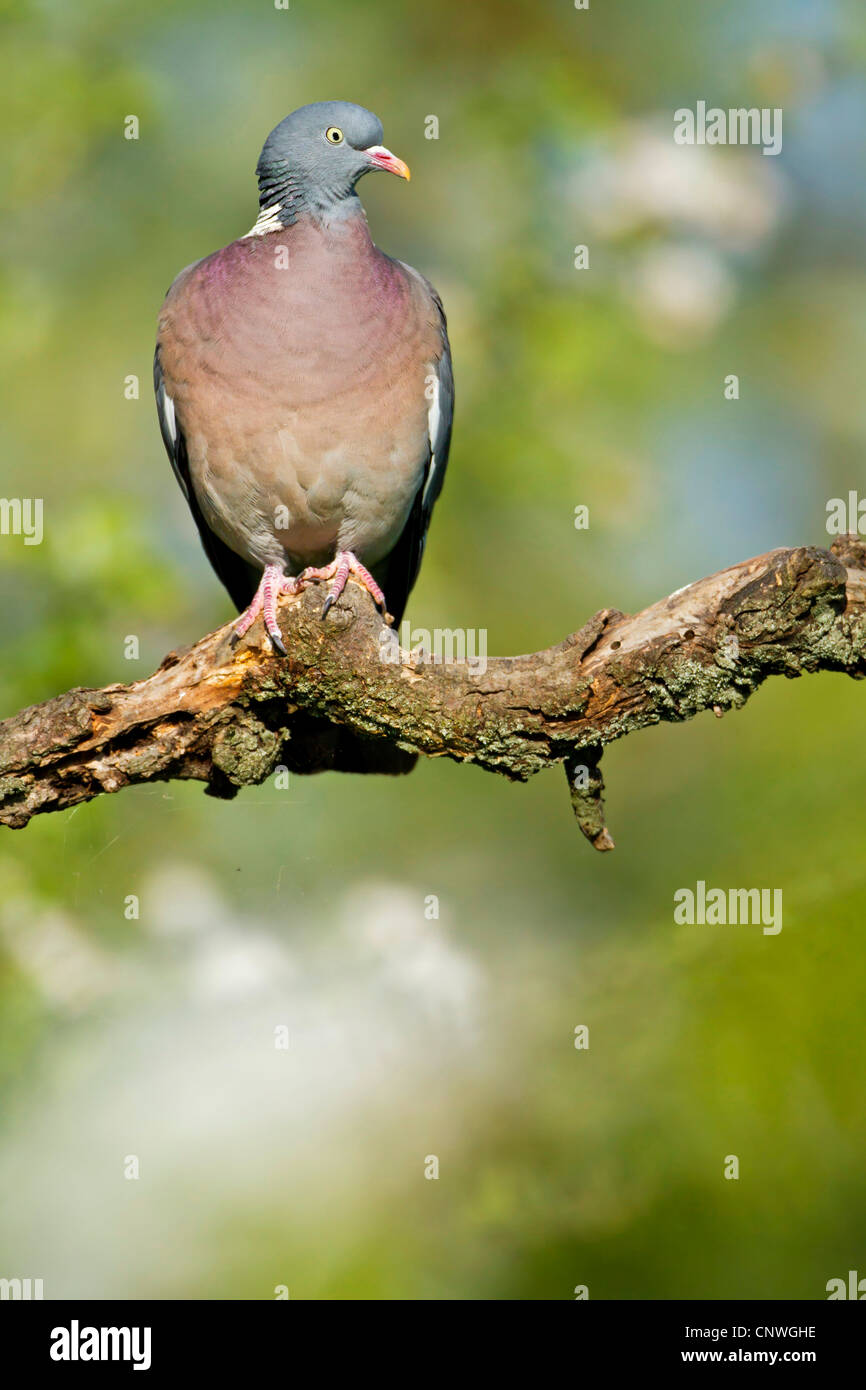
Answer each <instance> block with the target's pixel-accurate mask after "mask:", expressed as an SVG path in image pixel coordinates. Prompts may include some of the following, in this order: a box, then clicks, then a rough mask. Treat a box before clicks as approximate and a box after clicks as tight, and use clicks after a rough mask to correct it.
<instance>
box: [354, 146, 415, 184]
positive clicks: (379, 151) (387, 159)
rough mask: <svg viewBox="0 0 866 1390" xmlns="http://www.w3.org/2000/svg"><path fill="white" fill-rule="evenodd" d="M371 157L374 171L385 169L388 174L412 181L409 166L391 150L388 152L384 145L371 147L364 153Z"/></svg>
mask: <svg viewBox="0 0 866 1390" xmlns="http://www.w3.org/2000/svg"><path fill="white" fill-rule="evenodd" d="M364 153H365V154H366V155H369V157H370V164H371V166H372V167H373V168H374V169H384V170H385V171H386V173H389V174H398V175H399V177H400V178H401V179H411V177H412V175H411V174H410V172H409V165H408V164H404V163H403V161H402V159H398V158H397V156H396V155H395V154H392V153H391V151H390V150H386V149H385V146H384V145H369V146H368V147H367V149H366V150H365V151H364Z"/></svg>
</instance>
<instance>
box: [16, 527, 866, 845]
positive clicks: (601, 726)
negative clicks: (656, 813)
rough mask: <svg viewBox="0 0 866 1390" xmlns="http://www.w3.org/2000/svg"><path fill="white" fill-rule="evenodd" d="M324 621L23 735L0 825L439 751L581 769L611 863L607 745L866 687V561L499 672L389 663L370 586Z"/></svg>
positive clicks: (760, 563) (725, 583)
mask: <svg viewBox="0 0 866 1390" xmlns="http://www.w3.org/2000/svg"><path fill="white" fill-rule="evenodd" d="M321 611H322V593H321V589H319V588H317V587H311V588H310V589H308V590H307V591H305V592H304V593H303V594H302V595H301V596H300V597H298V598H292V597H288V596H287V597H284V598H283V600H282V602H281V609H280V622H281V624H282V629H283V634H284V637H285V639H286V646H287V648H288V652H289V655H288V657H287V658H281V657H278V656H276V655H274V654H273V653H272V652H271V650H270V645H269V643H267V642H266V640H265V639H264V638H263V636H262V628H261V623H260V622H259V623H256V624H255V626H254V627H253V628H252V630H251V632H250V633H249V635H248V637H247V639H246V640H245V641H244V642H243V643H242V644H241V645H240V646H239V647H238V648H237V649H235V648H234V647H233V646H232V643H231V640H230V639H231V631H232V628H231V625H227V626H225V627H223V628H220V629H219V631H217V632H213V633H211V634H210V635H209V636H207V637H203V638H202V639H201V641H200V642H197V643H196V644H195V646H193V647H190V648H187V649H185V650H182V651H177V652H172V653H170V654H169V655H168V656H167V657H166V658H165V660H164V661H163V663H162V665H161V666H160V668H159V670H158V671H156V672H155V673H154V675H152V676H150V677H149V678H148V679H147V680H143V681H136V682H135V683H134V684H132V685H110V686H107V687H106V688H105V689H104V690H80V689H78V690H70V691H68V692H67V693H66V694H64V695H58V696H57V697H56V698H55V699H53V700H48V701H46V703H45V704H42V705H35V706H32V707H31V708H29V709H26V710H23V711H22V712H21V713H20V714H17V715H15V716H14V717H13V718H11V719H8V720H6V722H5V723H4V724H0V823H2V824H4V825H7V826H12V827H15V828H19V827H22V826H24V825H26V824H27V822H28V821H29V820H30V818H31V817H32V816H35V815H38V814H40V813H41V812H45V811H58V810H62V809H63V808H65V807H68V806H74V805H76V804H78V803H79V802H81V801H88V800H90V799H91V798H92V797H95V796H99V795H100V794H101V793H103V792H115V791H119V790H120V789H121V788H122V787H125V786H129V785H131V784H133V783H137V782H152V781H168V780H171V779H174V778H187V779H190V778H191V779H194V780H198V781H202V782H205V783H207V790H208V791H209V792H210V793H211V794H212V795H216V796H223V797H229V796H234V795H235V794H236V792H237V790H238V788H239V787H242V786H247V785H252V784H255V783H258V782H261V781H263V780H264V779H265V778H266V777H267V776H268V775H269V774H270V773H272V772H273V771H274V769H275V768H276V767H278V766H279V765H281V764H283V765H285V766H286V767H288V768H290V769H292V770H294V771H297V772H315V771H320V770H323V769H324V768H329V767H331V768H336V769H338V770H355V771H364V770H366V769H367V767H368V766H369V765H370V764H376V765H377V766H379V767H380V766H381V762H382V758H383V755H384V756H385V758H386V760H387V762H388V768H387V770H389V771H392V772H402V771H407V770H408V769H409V768H410V767H411V766H412V765H413V763H414V761H415V757H416V755H417V754H419V753H423V754H425V755H426V756H428V757H449V758H454V759H455V760H456V761H458V762H471V763H476V764H477V765H478V766H480V767H483V768H486V769H487V770H488V771H490V772H499V773H502V774H503V775H504V776H506V777H509V778H512V779H514V780H516V781H525V780H526V779H527V778H529V777H531V776H532V775H533V774H534V773H536V772H539V771H541V769H542V768H545V767H549V766H551V765H552V764H553V763H558V762H561V763H564V765H565V768H566V772H567V775H568V781H569V787H570V791H571V797H572V804H573V807H574V811H575V815H576V816H577V820H578V824H579V825H580V828H581V830H582V831H583V833H584V834H585V835H586V836H587V838H588V839H589V840H590V841H591V843H592V844H593V845H595V847H596V848H597V849H612V848H613V841H612V840H611V838H610V834H609V832H608V830H607V828H606V825H605V819H604V811H603V806H602V779H601V772H600V768H599V761H600V757H601V751H602V748H603V747H604V745H605V744H607V743H610V742H612V741H613V740H614V739H617V738H622V737H623V735H625V734H628V733H632V732H634V731H635V730H637V729H643V728H646V727H647V725H650V724H656V723H658V722H660V721H661V720H668V721H679V720H685V719H691V718H692V717H693V716H694V715H696V714H698V713H699V712H700V711H701V710H706V709H713V710H715V712H716V713H717V714H721V713H722V712H723V711H725V710H726V709H731V708H734V707H737V706H740V705H742V704H744V703H745V701H746V700H747V699H748V697H749V696H750V695H751V694H752V693H753V691H755V690H756V689H757V687H758V686H759V685H760V684H761V683H762V682H763V681H764V680H765V679H766V677H767V676H770V675H784V676H789V677H793V676H799V675H801V674H803V673H804V672H811V671H821V670H823V671H844V672H845V673H847V674H848V675H849V676H853V677H855V678H862V677H863V676H864V675H866V544H864V542H863V541H861V540H860V539H859V538H858V537H856V536H845V537H840V538H839V539H838V540H837V541H836V542H835V543H834V545H833V547H832V549H831V550H829V551H828V550H820V549H817V548H813V547H809V546H804V547H800V548H798V549H793V550H775V551H771V552H770V553H769V554H767V555H761V556H758V557H757V558H756V559H753V560H746V561H744V562H743V563H742V564H739V565H734V566H733V567H732V568H731V569H727V570H723V571H721V572H720V573H719V574H714V575H711V576H710V577H709V578H707V579H701V580H699V581H698V582H697V583H695V584H691V585H689V587H688V588H685V589H681V590H679V591H678V592H677V593H675V594H671V596H670V597H669V598H665V599H662V600H661V601H660V602H658V603H656V604H653V606H652V607H651V608H647V609H645V610H644V611H643V612H642V613H638V614H636V615H634V616H631V617H629V616H626V615H625V614H623V613H619V612H617V611H615V610H612V609H604V610H603V611H602V612H600V613H597V614H596V615H595V617H594V618H591V619H590V621H589V622H588V623H587V624H586V625H585V626H584V627H583V628H581V630H580V631H579V632H577V633H574V634H573V635H572V636H570V637H567V638H566V639H565V641H564V642H561V643H559V645H558V646H556V647H550V648H549V649H547V650H546V651H541V652H535V653H533V654H532V655H529V656H515V657H500V658H495V659H491V660H490V661H489V662H488V664H487V668H486V670H485V671H484V672H483V674H481V673H480V672H479V671H478V669H477V663H466V662H457V663H453V664H451V663H448V664H431V663H430V662H429V660H428V661H425V660H424V659H423V657H422V658H418V657H417V656H415V657H413V656H411V655H410V654H408V653H405V652H404V653H399V654H398V656H397V660H396V661H387V660H383V654H389V647H388V644H387V642H385V643H383V640H382V639H383V635H384V634H385V633H386V632H387V630H386V629H384V628H383V624H382V621H381V619H380V617H379V615H378V613H377V612H376V611H375V610H374V608H373V606H372V603H371V602H370V600H369V598H368V596H367V595H366V594H365V593H364V592H363V591H362V590H361V589H360V588H359V587H357V586H356V585H354V584H350V585H349V586H348V587H347V589H346V592H345V593H344V595H343V597H342V598H341V600H340V601H339V603H338V604H337V605H336V606H335V608H333V609H332V610H331V612H330V614H329V616H328V618H327V620H326V621H324V622H323V621H322V620H321ZM390 654H391V655H392V656H393V654H394V653H393V651H391V652H390ZM358 736H360V738H359V737H358ZM365 750H366V751H365ZM367 753H369V755H370V757H369V762H368V760H367V756H366V755H367Z"/></svg>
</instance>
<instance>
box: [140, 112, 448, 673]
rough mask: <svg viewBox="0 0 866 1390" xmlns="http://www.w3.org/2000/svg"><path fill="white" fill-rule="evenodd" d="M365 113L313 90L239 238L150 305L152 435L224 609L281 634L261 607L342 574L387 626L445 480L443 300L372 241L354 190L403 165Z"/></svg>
mask: <svg viewBox="0 0 866 1390" xmlns="http://www.w3.org/2000/svg"><path fill="white" fill-rule="evenodd" d="M383 138H384V131H383V127H382V123H381V121H380V120H379V118H378V117H377V116H375V115H374V114H373V113H372V112H371V111H368V110H367V109H366V108H365V107H363V106H358V105H356V104H355V103H353V102H346V101H321V102H314V103H312V104H310V105H308V106H302V107H300V108H299V109H298V110H296V111H293V112H292V113H291V115H289V116H286V117H285V119H284V120H282V121H280V123H279V124H278V125H277V126H276V127H275V128H274V129H273V130H272V131H271V133H270V134H269V135H268V137H267V139H266V141H265V143H264V146H263V148H262V151H261V155H260V157H259V160H258V164H257V166H256V175H257V179H258V190H259V213H258V217H257V219H256V221H255V223H254V225H253V226H252V227H251V228H250V230H249V231H248V232H247V233H246V234H245V235H244V236H241V237H239V238H238V239H237V240H235V241H232V242H231V243H230V244H229V245H228V246H225V247H223V248H222V249H221V250H218V251H214V252H213V253H212V254H210V255H208V256H205V257H204V258H203V259H202V260H199V261H196V262H194V263H193V264H192V265H189V266H187V267H186V269H185V270H182V271H181V272H180V274H179V275H178V276H177V277H176V279H175V280H174V282H173V283H172V285H171V287H170V289H169V291H168V294H167V295H166V298H165V301H164V303H163V306H162V310H161V312H160V315H159V326H158V332H157V343H156V351H155V355H154V389H155V393H156V403H157V413H158V417H159V425H160V430H161V433H162V438H163V442H164V444H165V448H166V451H167V453H168V457H169V460H170V462H171V465H172V468H173V469H174V473H175V476H176V478H177V481H178V483H179V484H180V487H181V489H182V491H183V494H184V496H185V498H186V501H187V503H188V505H189V509H190V511H191V512H192V516H193V519H194V521H195V524H196V526H197V528H198V531H199V535H200V538H201V541H202V545H203V547H204V551H205V554H206V555H207V558H208V560H209V561H210V563H211V565H212V566H213V569H214V570H215V572H216V574H217V576H218V577H219V579H220V580H221V581H222V583H223V585H224V586H225V588H226V589H227V590H228V593H229V595H230V597H231V599H232V601H233V603H234V605H235V607H236V608H237V609H238V611H239V612H240V613H241V616H240V618H239V619H238V620H237V621H236V624H235V626H234V629H233V641H234V642H235V643H237V642H238V641H240V639H242V638H243V637H244V636H245V635H246V633H247V632H248V631H249V629H250V628H251V626H252V625H253V623H254V622H255V620H256V618H258V617H259V616H261V617H262V618H263V622H264V629H265V632H266V633H267V636H268V638H269V640H270V642H271V644H272V646H273V647H274V648H275V649H276V651H277V652H278V653H280V654H281V655H283V656H285V655H286V646H285V642H284V639H283V634H282V632H281V630H280V626H279V622H278V614H277V602H278V599H279V597H280V595H281V594H282V593H295V594H296V593H300V592H301V591H302V590H303V589H304V588H306V587H307V585H309V584H313V583H319V582H324V583H329V584H330V590H329V592H328V594H327V598H326V600H325V603H324V605H323V609H322V614H321V616H322V618H323V619H324V618H325V617H326V616H327V614H328V612H329V611H330V609H331V607H332V606H333V604H334V603H335V602H336V601H337V600H338V599H339V597H340V594H341V593H342V592H343V590H344V588H345V585H346V583H347V581H348V580H349V578H350V577H351V578H352V579H354V580H355V581H356V582H357V583H359V584H361V586H362V587H363V588H364V589H366V590H367V592H368V593H369V594H370V595H371V597H372V599H373V600H374V602H375V603H376V605H377V606H378V607H379V609H380V610H381V611H382V612H383V614H384V616H385V620H386V622H393V623H395V624H398V623H399V622H400V620H401V618H402V616H403V613H404V610H405V607H406V602H407V600H408V597H409V593H410V591H411V589H412V587H413V585H414V583H415V580H416V579H417V576H418V571H419V568H420V565H421V560H422V557H423V554H424V548H425V544H426V538H427V532H428V528H429V525H430V518H431V515H432V512H433V507H434V504H435V502H436V500H437V498H438V497H439V494H440V492H441V489H442V484H443V480H444V477H445V469H446V465H447V462H448V453H449V448H450V442H451V430H452V421H453V413H454V375H453V369H452V360H451V349H450V345H449V340H448V327H447V322H446V317H445V311H444V309H443V306H442V300H441V298H440V296H439V295H438V293H437V292H436V290H435V289H434V288H433V286H432V285H431V284H430V282H429V281H428V280H427V279H426V278H425V277H424V276H423V275H422V274H421V273H420V272H419V271H417V270H414V269H413V268H412V267H411V266H409V265H407V264H406V263H405V262H403V261H400V260H396V259H394V258H392V257H391V256H389V255H386V254H385V252H383V251H381V250H379V248H378V247H377V246H376V245H375V244H374V242H373V240H372V238H371V235H370V231H369V227H368V224H367V217H366V214H365V211H364V208H363V205H362V203H361V200H360V198H359V196H358V192H357V185H358V182H359V180H360V179H361V178H362V177H363V176H364V175H365V174H367V173H370V172H372V171H374V170H382V171H385V172H388V173H391V174H395V175H397V176H398V177H400V178H403V179H406V180H408V179H409V178H410V172H409V168H408V166H407V165H406V164H405V163H404V162H403V160H402V159H399V158H398V157H397V156H396V155H394V154H392V153H391V151H390V150H389V149H387V148H386V147H385V145H384V144H383V143H382V142H383Z"/></svg>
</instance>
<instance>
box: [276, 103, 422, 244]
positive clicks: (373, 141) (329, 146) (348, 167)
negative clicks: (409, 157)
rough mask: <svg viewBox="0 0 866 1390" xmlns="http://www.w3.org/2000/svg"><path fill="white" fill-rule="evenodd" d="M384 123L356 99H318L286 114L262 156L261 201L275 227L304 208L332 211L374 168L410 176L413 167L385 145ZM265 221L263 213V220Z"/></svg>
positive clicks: (308, 210) (348, 196) (313, 212)
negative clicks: (353, 100)
mask: <svg viewBox="0 0 866 1390" xmlns="http://www.w3.org/2000/svg"><path fill="white" fill-rule="evenodd" d="M382 134H383V132H382V122H381V121H380V120H379V118H378V116H374V115H373V112H372V111H367V110H366V109H365V107H363V106H355V104H354V103H353V102H351V101H316V102H313V104H312V105H311V106H301V107H299V109H298V110H297V111H293V112H292V114H291V115H290V116H286V119H285V120H284V121H280V124H279V125H278V126H276V127H275V129H274V130H272V131H271V133H270V135H269V136H268V138H267V140H266V141H265V144H264V148H263V149H262V152H261V155H260V156H259V162H258V165H257V166H256V174H257V175H258V180H259V204H260V206H261V208H262V214H265V213H268V214H269V220H270V222H271V223H272V225H274V226H282V225H285V224H286V223H287V222H294V220H295V218H296V217H297V215H298V213H299V212H310V213H312V214H313V215H316V214H319V215H321V214H322V213H327V212H329V211H332V210H333V209H334V208H335V207H337V206H338V205H339V204H340V203H341V202H343V201H344V200H345V199H347V198H352V197H353V196H354V191H355V184H356V183H357V182H358V179H359V178H361V176H362V174H366V173H368V171H369V170H370V169H385V170H387V171H388V172H389V173H391V174H399V175H400V177H401V178H404V179H408V178H409V169H408V166H407V165H405V164H404V163H403V161H402V159H398V158H397V156H396V155H393V154H392V153H391V151H390V150H386V149H385V146H384V145H383V144H382ZM261 223H262V215H260V217H259V224H261Z"/></svg>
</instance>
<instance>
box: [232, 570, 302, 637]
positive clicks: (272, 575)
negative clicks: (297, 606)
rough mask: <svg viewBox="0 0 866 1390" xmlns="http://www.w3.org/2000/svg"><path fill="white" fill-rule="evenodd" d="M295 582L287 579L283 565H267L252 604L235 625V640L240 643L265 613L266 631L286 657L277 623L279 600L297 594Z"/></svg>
mask: <svg viewBox="0 0 866 1390" xmlns="http://www.w3.org/2000/svg"><path fill="white" fill-rule="evenodd" d="M295 582H296V581H295V580H293V579H288V578H287V577H286V575H285V574H284V573H283V569H282V566H281V565H266V566H265V572H264V574H263V575H262V578H261V583H260V584H259V587H258V588H257V589H256V592H255V595H254V597H253V601H252V603H251V604H250V606H249V608H247V609H245V611H244V612H243V613H242V614H241V616H240V618H239V619H238V621H237V622H236V623H235V630H234V633H233V640H234V641H235V642H239V641H240V640H241V638H242V637H243V636H244V635H245V634H246V633H247V632H249V630H250V628H251V627H252V625H253V623H254V622H255V620H256V618H257V617H258V616H259V614H260V613H263V614H264V619H265V631H266V632H267V634H268V636H269V637H270V639H271V641H272V643H273V644H274V646H275V647H276V649H277V651H278V652H279V653H280V656H285V655H286V648H285V646H284V644H283V634H282V633H281V632H280V625H279V623H278V622H277V599H278V598H279V596H280V594H283V593H292V594H293V593H297V592H298V590H297V589H296V588H295Z"/></svg>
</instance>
